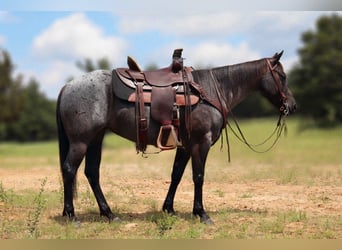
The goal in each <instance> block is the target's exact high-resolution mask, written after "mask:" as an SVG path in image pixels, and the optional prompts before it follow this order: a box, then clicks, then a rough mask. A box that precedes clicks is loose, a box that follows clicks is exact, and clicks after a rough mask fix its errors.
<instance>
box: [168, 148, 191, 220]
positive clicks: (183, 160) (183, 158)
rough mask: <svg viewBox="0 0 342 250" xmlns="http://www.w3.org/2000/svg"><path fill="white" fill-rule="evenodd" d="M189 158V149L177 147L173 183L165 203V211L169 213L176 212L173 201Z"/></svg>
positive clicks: (172, 176)
mask: <svg viewBox="0 0 342 250" xmlns="http://www.w3.org/2000/svg"><path fill="white" fill-rule="evenodd" d="M189 159H190V154H189V153H188V152H187V151H185V150H184V149H183V148H178V149H177V152H176V156H175V161H174V163H173V169H172V175H171V184H170V187H169V191H168V193H167V196H166V198H165V201H164V205H163V211H165V212H168V213H169V214H174V213H175V211H174V209H173V201H174V198H175V194H176V190H177V187H178V184H179V182H180V181H181V179H182V176H183V173H184V170H185V167H186V164H187V163H188V161H189Z"/></svg>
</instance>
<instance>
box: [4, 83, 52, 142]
mask: <svg viewBox="0 0 342 250" xmlns="http://www.w3.org/2000/svg"><path fill="white" fill-rule="evenodd" d="M55 107H56V103H55V101H51V100H48V99H47V98H46V97H45V95H44V94H42V93H40V92H39V84H38V82H37V81H36V80H34V79H31V80H30V82H29V83H28V85H27V86H26V87H25V90H24V105H23V108H22V110H21V112H20V114H19V116H18V118H17V119H16V120H15V121H13V122H10V123H8V124H7V126H6V136H5V139H6V140H17V141H41V140H48V139H52V138H55V137H56V135H57V134H56V130H57V127H56V118H55V109H56V108H55Z"/></svg>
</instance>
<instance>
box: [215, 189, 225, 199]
mask: <svg viewBox="0 0 342 250" xmlns="http://www.w3.org/2000/svg"><path fill="white" fill-rule="evenodd" d="M215 193H216V194H217V195H218V197H220V198H223V197H224V192H223V191H222V190H220V189H217V190H215Z"/></svg>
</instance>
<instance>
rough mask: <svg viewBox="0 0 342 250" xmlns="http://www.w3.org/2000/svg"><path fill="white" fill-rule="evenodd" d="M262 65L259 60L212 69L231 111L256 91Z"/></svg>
mask: <svg viewBox="0 0 342 250" xmlns="http://www.w3.org/2000/svg"><path fill="white" fill-rule="evenodd" d="M263 65H264V64H262V62H261V60H260V61H255V62H248V63H242V64H236V65H230V66H225V67H221V68H216V69H213V71H214V74H215V75H216V77H217V80H218V82H219V83H220V85H221V88H222V89H223V91H224V93H225V97H226V101H227V104H228V106H229V107H230V108H231V109H232V108H234V107H235V106H236V105H237V104H239V103H240V102H242V101H243V100H244V99H245V98H246V97H247V96H248V95H250V94H251V93H252V92H255V91H257V90H258V85H259V83H260V81H261V78H262V75H263V74H262V72H263Z"/></svg>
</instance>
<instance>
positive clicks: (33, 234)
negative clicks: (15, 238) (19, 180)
mask: <svg viewBox="0 0 342 250" xmlns="http://www.w3.org/2000/svg"><path fill="white" fill-rule="evenodd" d="M46 182H47V178H45V179H44V180H43V181H42V184H41V187H40V190H39V193H38V195H37V196H36V197H35V199H34V202H35V205H36V207H35V209H34V211H33V213H30V214H29V218H28V223H27V228H28V233H29V237H30V238H37V237H38V225H39V221H40V216H41V214H42V211H43V209H44V208H45V206H46V202H47V201H46V200H45V199H44V198H43V193H44V188H45V185H46Z"/></svg>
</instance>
